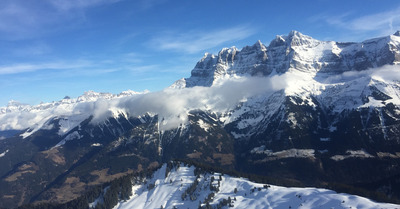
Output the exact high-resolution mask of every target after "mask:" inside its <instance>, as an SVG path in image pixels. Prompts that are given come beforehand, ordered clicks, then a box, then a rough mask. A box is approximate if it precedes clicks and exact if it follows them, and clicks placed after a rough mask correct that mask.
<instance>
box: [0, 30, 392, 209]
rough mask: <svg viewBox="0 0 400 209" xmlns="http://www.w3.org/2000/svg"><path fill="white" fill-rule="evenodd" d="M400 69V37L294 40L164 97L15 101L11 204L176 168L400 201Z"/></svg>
mask: <svg viewBox="0 0 400 209" xmlns="http://www.w3.org/2000/svg"><path fill="white" fill-rule="evenodd" d="M399 63H400V34H399V33H396V34H394V35H390V36H387V37H383V38H376V39H371V40H367V41H364V42H361V43H339V42H333V41H318V40H315V39H313V38H311V37H309V36H305V35H303V34H301V33H299V32H297V31H292V32H290V33H289V34H288V35H287V36H277V37H276V39H274V40H273V41H272V42H271V43H270V44H269V45H268V46H265V45H263V44H262V43H261V42H260V41H258V42H257V43H255V44H254V45H253V46H247V47H244V48H243V49H241V50H239V49H237V48H235V47H232V48H224V49H222V50H221V51H220V52H219V53H218V55H212V54H206V55H205V56H204V57H203V58H202V59H201V60H200V61H199V62H198V63H197V64H196V66H195V68H194V69H193V70H192V73H191V77H190V78H184V79H181V80H178V81H176V82H175V83H174V84H173V85H172V86H171V87H170V88H168V89H165V90H164V91H161V92H154V93H147V92H144V93H137V92H131V91H129V92H124V93H123V94H120V95H112V94H104V93H103V94H100V93H95V92H88V93H86V94H85V95H84V96H82V97H79V98H77V99H71V98H65V99H63V100H61V101H59V102H53V103H44V104H40V105H37V106H30V105H21V104H18V103H16V102H11V103H10V104H9V106H8V107H4V108H1V109H0V121H1V122H0V137H1V138H0V139H1V140H0V165H2V166H1V167H0V177H1V180H0V198H1V199H0V207H15V206H18V205H22V204H25V203H30V202H39V201H50V202H59V203H60V202H61V203H62V202H66V201H68V200H71V199H73V198H76V197H78V196H79V195H81V194H83V192H84V191H86V190H87V189H88V188H91V187H92V186H95V185H99V184H102V183H104V182H107V181H110V180H112V179H116V178H118V177H120V176H122V175H126V174H129V173H135V172H138V171H141V170H145V169H147V168H154V167H156V166H158V165H159V164H161V163H163V162H168V161H169V160H171V159H189V160H192V161H196V162H200V163H206V164H209V165H212V166H219V167H223V168H225V169H228V170H236V171H241V172H246V173H252V174H258V175H262V176H267V177H270V178H273V179H279V180H280V181H281V182H291V183H292V184H294V185H313V186H319V187H333V186H335V188H347V189H348V190H349V189H350V188H351V191H353V192H354V191H359V190H363V191H364V190H365V191H369V192H378V193H381V194H382V195H384V196H385V195H386V196H387V197H389V199H391V201H393V202H396V201H398V199H400V193H399V191H400V183H399V181H400V167H399V166H400V137H399V136H400V67H399V65H398V64H399ZM21 191H23V192H21ZM351 191H347V192H351Z"/></svg>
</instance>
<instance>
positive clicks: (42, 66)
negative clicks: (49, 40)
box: [0, 61, 93, 75]
mask: <svg viewBox="0 0 400 209" xmlns="http://www.w3.org/2000/svg"><path fill="white" fill-rule="evenodd" d="M92 65H93V64H91V63H90V62H88V61H75V62H73V63H70V62H49V63H39V64H32V63H25V64H15V65H7V66H0V75H9V74H19V73H26V72H35V71H40V70H62V69H76V68H86V67H89V66H92Z"/></svg>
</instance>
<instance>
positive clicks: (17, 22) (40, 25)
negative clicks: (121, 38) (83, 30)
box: [0, 0, 118, 40]
mask: <svg viewBox="0 0 400 209" xmlns="http://www.w3.org/2000/svg"><path fill="white" fill-rule="evenodd" d="M117 1H118V0H71V1H63V0H46V1H24V0H4V1H0V38H1V39H7V40H19V39H27V38H32V37H37V36H40V35H43V34H46V33H48V32H51V31H54V30H56V29H57V28H65V27H66V25H67V24H66V22H68V24H76V23H78V22H79V21H77V18H82V17H84V15H82V14H84V13H85V10H87V9H89V8H91V7H94V6H100V5H105V4H110V3H115V2H117Z"/></svg>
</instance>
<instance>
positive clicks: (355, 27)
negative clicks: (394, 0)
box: [312, 8, 400, 35]
mask: <svg viewBox="0 0 400 209" xmlns="http://www.w3.org/2000/svg"><path fill="white" fill-rule="evenodd" d="M318 17H319V18H320V19H324V20H325V21H326V22H327V23H328V24H330V25H334V26H338V27H341V28H345V29H347V30H349V31H353V32H359V33H365V32H374V33H376V35H388V34H391V33H394V32H395V31H396V30H398V29H399V28H400V8H394V9H392V10H389V11H385V12H380V13H375V14H369V15H364V16H359V17H352V13H345V14H342V15H335V16H327V15H321V16H318ZM316 18H317V16H316V17H314V18H312V19H313V20H314V21H316Z"/></svg>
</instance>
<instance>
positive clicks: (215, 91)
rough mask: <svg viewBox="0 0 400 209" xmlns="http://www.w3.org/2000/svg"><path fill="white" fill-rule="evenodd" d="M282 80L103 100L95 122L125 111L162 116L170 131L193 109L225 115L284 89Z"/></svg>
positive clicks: (241, 80)
mask: <svg viewBox="0 0 400 209" xmlns="http://www.w3.org/2000/svg"><path fill="white" fill-rule="evenodd" d="M281 78H283V77H282V76H274V77H271V78H269V77H244V78H239V79H232V80H227V81H225V82H224V83H222V84H220V85H218V86H212V87H193V88H186V89H165V90H163V91H159V92H154V93H147V94H142V95H134V96H131V97H125V98H120V99H116V100H112V101H107V100H102V101H101V100H99V101H97V102H95V103H94V104H93V108H94V118H93V120H92V123H98V122H101V121H103V120H104V119H106V118H108V117H111V116H112V115H113V114H115V112H125V113H127V114H128V115H130V116H140V115H144V114H146V113H152V114H158V115H159V118H160V120H161V121H162V120H163V119H164V121H163V123H161V124H160V125H161V126H162V128H163V129H170V128H174V127H177V126H179V124H181V123H185V122H186V120H187V113H188V111H190V110H194V109H201V110H209V109H212V110H213V111H216V112H224V111H227V110H229V109H232V108H234V107H235V106H236V105H237V104H238V103H239V102H240V101H242V100H245V99H247V98H249V97H252V96H255V95H258V94H264V93H272V92H274V91H276V90H279V89H283V88H284V86H285V79H281Z"/></svg>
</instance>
